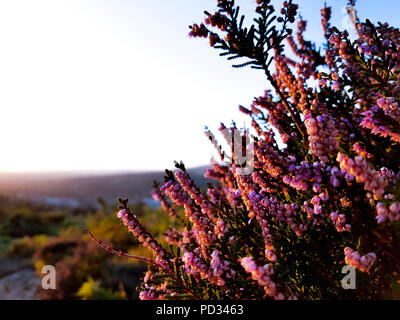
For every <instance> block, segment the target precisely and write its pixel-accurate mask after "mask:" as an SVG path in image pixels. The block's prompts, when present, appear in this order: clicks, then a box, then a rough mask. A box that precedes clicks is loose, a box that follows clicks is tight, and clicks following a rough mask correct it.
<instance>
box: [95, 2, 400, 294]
mask: <svg viewBox="0 0 400 320" xmlns="http://www.w3.org/2000/svg"><path fill="white" fill-rule="evenodd" d="M217 2H218V10H217V11H216V12H215V13H213V14H211V13H208V12H206V19H205V22H204V23H201V24H194V25H193V26H191V32H190V36H192V37H202V38H208V40H209V42H210V45H211V46H212V47H214V48H216V49H219V50H222V54H221V55H223V56H226V57H228V59H230V60H232V59H238V61H239V62H238V63H237V64H236V65H235V67H246V66H250V67H252V68H254V69H259V70H262V72H264V73H265V76H266V78H267V80H268V81H269V83H270V85H271V87H272V88H273V91H270V90H266V91H265V94H264V95H263V96H261V97H259V98H256V99H254V101H253V102H252V104H251V106H250V107H249V108H245V107H243V106H240V107H239V108H240V110H241V111H242V112H244V113H245V114H247V115H248V116H250V117H251V120H252V132H253V133H251V132H250V131H249V130H244V129H243V130H239V129H238V128H237V127H236V126H235V124H233V125H232V126H231V127H229V128H226V127H225V125H223V124H222V125H221V127H220V131H221V134H222V136H224V138H225V139H226V140H227V143H228V144H229V146H230V147H231V149H232V155H231V165H230V166H227V165H223V163H218V162H217V161H214V162H213V163H212V169H208V170H207V172H206V176H207V177H209V178H213V179H215V180H217V181H218V183H217V184H216V185H215V186H213V185H209V186H208V188H207V190H206V191H205V192H203V191H202V190H200V189H199V188H198V187H197V186H196V185H195V184H194V183H193V181H192V179H191V177H190V176H189V175H188V173H187V172H186V169H185V167H184V165H183V163H176V167H177V169H178V171H176V172H175V173H173V172H171V171H168V170H166V176H165V184H164V185H163V186H162V187H161V188H158V187H157V188H156V189H155V190H154V193H153V195H154V196H155V197H156V198H157V199H158V200H159V201H161V202H162V204H163V206H164V208H165V209H166V210H167V211H168V212H169V213H170V215H172V216H178V217H179V218H180V219H178V220H179V221H181V225H180V227H176V226H175V227H174V229H171V230H169V231H168V237H167V238H168V239H169V240H170V241H171V243H172V246H171V247H170V248H165V247H164V246H162V245H161V244H160V243H159V241H158V240H157V239H156V238H155V237H153V236H152V235H151V234H150V233H148V232H147V231H146V230H145V228H144V227H143V226H142V225H141V224H140V223H139V221H138V219H137V216H136V215H134V213H135V212H134V211H132V210H130V209H129V208H128V201H127V200H126V199H121V200H120V202H121V206H120V210H119V211H118V213H117V216H118V217H119V218H120V219H121V220H122V222H123V224H124V225H125V226H126V227H127V228H128V229H129V230H130V231H131V232H132V233H133V235H134V236H135V237H136V238H137V239H138V240H139V241H140V242H141V243H142V244H143V246H145V247H146V248H148V249H150V250H151V251H152V252H153V258H152V259H144V258H140V257H135V256H129V255H127V254H125V253H123V252H119V251H115V250H113V249H112V248H110V247H108V246H106V245H104V244H103V243H102V242H100V241H98V240H97V241H98V243H99V244H100V245H101V246H103V247H104V248H105V249H107V250H108V251H110V252H113V253H115V254H118V255H121V256H127V257H131V258H139V259H142V260H145V261H146V262H147V263H148V264H149V271H148V272H147V273H146V275H145V278H144V280H143V284H142V286H141V293H140V297H141V298H142V299H179V298H182V299H183V298H188V299H271V298H274V299H375V298H384V297H393V295H392V291H391V290H392V289H395V287H396V280H398V277H399V274H398V268H399V258H400V255H399V253H400V241H399V231H400V230H399V222H398V221H399V219H400V190H399V184H400V182H399V181H400V172H399V171H398V170H399V165H400V148H399V142H400V108H399V105H398V104H399V102H400V32H399V30H398V29H395V28H392V27H390V26H388V25H387V24H381V23H379V24H378V25H374V24H372V23H371V22H370V21H369V20H366V21H365V22H361V21H359V19H358V18H357V16H356V15H354V14H353V15H352V16H351V17H352V21H353V23H354V26H355V30H356V32H357V39H356V40H354V41H352V40H351V39H350V37H349V34H348V32H347V31H346V30H345V31H340V30H338V29H337V28H335V27H333V26H331V25H330V22H329V18H330V15H331V9H330V8H328V7H324V8H323V9H322V10H321V15H322V26H323V30H324V37H325V39H326V41H325V45H324V50H318V49H317V48H316V47H315V45H314V44H313V43H312V42H310V41H307V40H306V39H304V37H303V33H304V30H305V29H306V25H307V24H306V21H304V20H303V19H299V20H298V24H297V31H296V33H295V34H294V32H293V31H292V29H291V28H289V27H290V24H291V23H293V22H294V21H295V17H296V12H297V9H298V7H297V5H296V4H294V3H292V1H285V2H284V3H283V7H282V9H281V10H280V11H278V12H276V11H275V9H274V8H273V6H272V5H271V4H270V1H269V0H257V1H256V8H255V12H256V15H257V18H256V19H255V20H254V22H255V23H254V24H253V25H251V26H250V27H245V26H244V23H243V22H244V17H241V16H240V15H239V8H238V7H237V6H236V5H235V1H234V0H218V1H217ZM352 2H354V1H352ZM284 41H287V43H288V44H289V48H287V47H285V45H284ZM288 49H292V51H293V53H294V58H289V56H288ZM315 83H317V85H313V84H315ZM206 134H207V136H208V138H209V139H210V140H211V142H212V143H213V145H214V146H215V147H216V149H217V151H218V152H219V153H220V156H221V159H222V160H225V159H226V158H227V153H226V152H224V151H223V150H222V147H221V146H220V144H219V143H218V142H217V140H216V138H215V136H214V135H213V134H212V133H211V132H210V131H208V130H207V131H206ZM235 136H238V137H239V138H240V139H237V138H235V139H233V137H235ZM242 153H245V154H246V157H245V158H244V159H243V156H242ZM172 203H174V204H176V205H178V206H182V207H183V208H184V216H182V215H179V214H178V213H177V212H176V211H175V209H174V208H173V207H172ZM346 264H347V265H349V266H351V267H353V268H355V269H356V270H357V287H356V290H344V289H343V288H342V283H341V279H342V278H343V276H344V275H343V274H342V273H341V271H342V267H343V266H345V265H346ZM396 290H397V289H396Z"/></svg>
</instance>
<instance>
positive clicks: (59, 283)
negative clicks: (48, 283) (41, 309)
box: [34, 240, 107, 300]
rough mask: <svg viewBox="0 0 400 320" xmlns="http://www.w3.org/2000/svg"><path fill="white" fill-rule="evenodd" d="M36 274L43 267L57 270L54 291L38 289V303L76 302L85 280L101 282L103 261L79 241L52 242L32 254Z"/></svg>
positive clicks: (90, 245) (101, 255) (91, 246)
mask: <svg viewBox="0 0 400 320" xmlns="http://www.w3.org/2000/svg"><path fill="white" fill-rule="evenodd" d="M34 260H35V266H36V269H37V271H38V272H41V269H42V267H43V266H44V265H54V267H55V269H56V270H57V276H56V289H54V290H44V289H39V297H40V298H41V299H57V300H58V299H77V298H78V296H77V295H76V292H77V291H78V290H79V288H81V286H82V284H83V283H84V282H85V281H86V280H87V279H88V277H93V278H94V279H99V278H104V277H105V276H106V275H105V274H106V272H107V271H106V265H105V263H106V257H105V254H104V252H103V251H102V250H100V249H99V248H98V247H97V246H95V245H94V244H93V243H91V242H89V243H87V242H85V241H81V240H56V241H53V242H50V243H48V244H47V245H45V246H43V247H41V248H40V249H39V250H38V251H37V252H36V253H35V254H34Z"/></svg>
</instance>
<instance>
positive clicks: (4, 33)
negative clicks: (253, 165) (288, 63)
mask: <svg viewBox="0 0 400 320" xmlns="http://www.w3.org/2000/svg"><path fill="white" fill-rule="evenodd" d="M280 2H281V1H273V3H275V4H277V6H278V7H279V6H280ZM297 3H299V4H300V10H299V12H300V14H301V15H302V17H303V18H304V19H305V20H307V21H308V25H309V27H308V30H307V32H306V36H307V38H308V39H310V40H314V41H317V43H320V39H322V38H321V35H322V33H321V32H322V29H321V27H320V18H319V10H320V8H321V7H322V6H323V3H324V2H323V1H319V0H300V1H297ZM326 3H327V5H331V6H332V7H333V20H332V22H333V24H335V25H336V26H338V27H347V26H348V20H347V19H346V15H345V13H344V11H343V8H344V6H345V5H346V0H335V1H331V0H327V1H326ZM215 4H216V1H215V0H169V1H166V0H146V1H145V0H142V1H139V0H35V1H32V0H0V45H1V49H0V151H1V155H0V171H13V172H26V171H35V172H37V171H76V170H78V171H86V170H88V171H102V172H105V171H144V170H160V169H164V168H171V167H173V161H174V160H183V161H184V163H185V164H186V166H187V167H195V166H200V165H205V164H207V163H209V161H210V158H211V156H212V155H213V154H214V153H213V148H212V146H211V144H210V143H209V141H208V140H207V139H206V137H205V135H204V134H203V129H204V126H205V125H207V126H209V128H210V129H211V130H213V131H214V132H215V133H217V128H218V127H219V123H220V122H224V123H226V124H227V125H228V124H229V123H230V122H231V121H232V120H235V121H236V123H237V124H238V126H243V125H247V126H248V125H249V122H248V119H247V117H245V116H244V115H242V114H241V113H240V112H239V111H238V105H239V104H241V105H243V106H249V105H250V104H251V102H252V100H253V98H254V97H255V96H259V95H262V94H263V92H264V90H265V89H266V88H267V86H268V84H267V82H266V79H265V77H264V76H263V74H262V72H261V71H258V70H251V69H233V68H231V65H230V63H229V62H228V61H226V60H225V59H224V58H222V57H219V56H218V51H217V50H214V49H212V48H210V46H209V45H208V41H207V40H204V39H191V38H189V37H188V32H189V31H190V30H189V28H188V26H189V25H191V24H193V23H196V22H201V21H202V20H203V17H204V15H203V11H204V10H210V11H212V10H213V9H214V8H215ZM238 4H239V5H241V7H242V9H243V12H244V13H249V12H251V10H252V8H253V7H254V0H242V1H238ZM357 7H358V13H359V16H360V18H361V19H365V18H370V19H371V20H372V21H375V22H376V21H383V22H386V21H387V22H389V23H390V24H392V25H394V26H397V27H398V16H397V13H398V12H400V2H399V1H398V0H383V1H374V0H358V6H357Z"/></svg>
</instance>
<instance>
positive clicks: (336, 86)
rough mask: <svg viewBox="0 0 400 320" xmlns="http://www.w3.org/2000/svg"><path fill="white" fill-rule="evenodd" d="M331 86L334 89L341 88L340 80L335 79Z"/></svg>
mask: <svg viewBox="0 0 400 320" xmlns="http://www.w3.org/2000/svg"><path fill="white" fill-rule="evenodd" d="M331 88H332V89H333V90H334V91H338V90H339V89H340V86H339V82H337V81H335V82H334V83H332V87H331Z"/></svg>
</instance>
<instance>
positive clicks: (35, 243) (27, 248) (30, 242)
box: [6, 235, 47, 258]
mask: <svg viewBox="0 0 400 320" xmlns="http://www.w3.org/2000/svg"><path fill="white" fill-rule="evenodd" d="M46 241H47V236H46V235H37V236H33V237H28V236H25V237H23V238H21V239H18V240H16V241H14V242H12V244H11V246H10V247H9V248H8V250H7V251H6V254H7V255H8V256H13V257H21V258H30V257H32V255H33V254H34V253H35V252H36V250H38V249H39V248H40V247H41V246H42V245H44V244H45V243H46Z"/></svg>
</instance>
